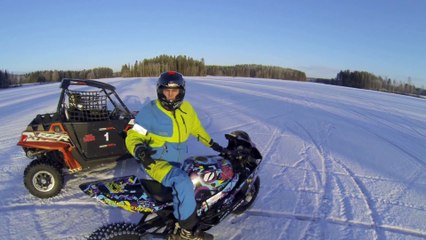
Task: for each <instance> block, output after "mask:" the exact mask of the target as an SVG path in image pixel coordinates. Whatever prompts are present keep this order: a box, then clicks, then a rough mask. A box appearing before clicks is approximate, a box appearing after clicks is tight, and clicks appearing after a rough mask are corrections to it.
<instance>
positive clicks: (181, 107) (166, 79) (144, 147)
mask: <svg viewBox="0 0 426 240" xmlns="http://www.w3.org/2000/svg"><path fill="white" fill-rule="evenodd" d="M157 96H158V99H156V100H153V101H151V102H150V103H148V104H146V105H144V106H143V107H142V109H141V110H140V111H139V113H138V115H137V116H136V119H135V125H134V126H133V128H132V129H130V130H129V131H128V133H127V138H126V146H127V149H128V150H129V152H130V153H131V154H133V156H134V157H135V158H137V159H139V160H140V161H141V163H142V165H143V167H144V169H145V171H146V172H147V174H148V175H149V176H151V177H152V178H153V179H154V180H156V181H158V182H160V183H161V184H162V185H164V186H166V187H171V188H172V190H173V207H174V212H173V214H174V216H175V217H176V219H177V220H178V221H179V225H180V228H179V229H178V231H177V232H176V233H174V234H172V235H170V236H169V239H213V235H211V234H209V233H206V232H202V231H196V228H197V224H198V222H199V220H198V216H197V213H196V201H195V195H194V190H193V188H194V186H193V184H192V182H191V179H190V178H189V177H188V175H187V173H186V172H184V171H183V170H182V169H181V166H182V163H183V161H184V160H185V159H186V157H187V156H186V154H187V152H188V149H187V140H188V138H189V136H190V135H193V136H195V137H196V138H197V139H198V141H200V142H201V143H203V144H204V145H206V146H207V147H211V148H212V149H213V150H215V151H218V152H221V151H223V148H222V147H221V146H220V145H219V144H217V143H216V142H214V141H213V140H212V138H211V137H210V135H209V134H208V133H207V132H206V130H205V129H204V127H203V126H202V124H201V122H200V120H199V119H198V116H197V113H196V112H195V110H194V108H193V107H192V105H191V104H190V103H189V102H188V101H184V100H183V99H184V97H185V80H184V79H183V76H182V74H180V73H178V72H164V73H162V74H161V75H160V77H159V79H158V81H157Z"/></svg>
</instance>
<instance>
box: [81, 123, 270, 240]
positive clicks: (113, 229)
mask: <svg viewBox="0 0 426 240" xmlns="http://www.w3.org/2000/svg"><path fill="white" fill-rule="evenodd" d="M225 137H226V139H227V140H228V146H227V147H226V148H225V150H224V151H223V152H222V153H221V154H219V155H208V156H193V157H190V158H188V159H186V160H185V161H184V163H183V167H182V168H183V169H184V171H186V172H187V173H188V176H189V177H190V178H191V181H192V182H193V184H194V192H195V198H196V202H197V215H198V217H199V219H200V223H199V225H198V226H197V228H198V229H199V230H202V231H207V230H209V229H210V228H211V227H213V226H215V225H217V224H219V223H220V222H221V221H222V220H224V218H225V217H227V216H228V215H229V214H231V213H233V214H242V213H243V212H244V211H246V210H247V209H248V208H249V207H250V206H251V205H252V204H253V202H254V201H255V199H256V196H257V194H258V192H259V188H260V179H259V177H258V171H259V166H260V163H261V161H262V155H261V154H260V152H259V150H258V149H257V148H256V146H255V144H254V143H253V142H252V141H251V140H250V137H249V135H248V134H247V133H246V132H244V131H234V132H231V133H230V134H225ZM80 189H81V190H82V191H83V192H84V193H86V194H87V195H89V196H91V197H93V198H96V199H97V200H98V201H100V202H102V203H104V204H107V205H110V206H114V207H120V208H122V209H124V210H126V211H130V212H137V213H141V214H142V217H141V219H140V221H139V223H137V224H135V223H123V222H122V223H111V224H109V225H105V226H103V227H101V228H99V229H97V230H96V231H95V232H93V233H92V234H91V235H90V237H89V239H108V240H123V239H127V240H129V239H144V238H145V239H146V238H147V237H159V238H167V236H169V235H170V234H172V233H173V232H175V231H177V230H178V228H179V224H177V220H176V218H175V217H174V216H173V202H172V190H171V188H168V187H164V186H162V185H161V184H160V183H158V182H156V181H154V180H149V179H140V178H138V177H136V176H125V177H118V178H114V179H110V180H103V181H96V182H91V183H84V184H81V185H80Z"/></svg>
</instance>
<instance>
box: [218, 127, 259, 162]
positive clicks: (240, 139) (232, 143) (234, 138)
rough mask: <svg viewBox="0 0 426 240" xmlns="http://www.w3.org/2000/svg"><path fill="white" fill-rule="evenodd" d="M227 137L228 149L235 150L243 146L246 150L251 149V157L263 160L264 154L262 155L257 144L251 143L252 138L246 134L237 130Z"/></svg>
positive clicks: (226, 135)
mask: <svg viewBox="0 0 426 240" xmlns="http://www.w3.org/2000/svg"><path fill="white" fill-rule="evenodd" d="M225 137H226V139H228V147H227V148H228V149H230V150H233V149H236V148H238V147H239V146H242V147H244V148H247V149H250V155H251V156H252V157H253V158H254V159H261V158H262V154H260V152H259V150H258V149H257V147H256V144H254V143H253V142H252V141H251V139H250V136H249V135H248V134H247V133H246V132H244V131H242V130H237V131H233V132H231V133H229V134H225Z"/></svg>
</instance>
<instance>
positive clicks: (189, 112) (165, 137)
mask: <svg viewBox="0 0 426 240" xmlns="http://www.w3.org/2000/svg"><path fill="white" fill-rule="evenodd" d="M190 135H193V136H194V137H196V138H197V139H198V141H200V142H202V143H203V144H204V145H206V146H208V147H210V141H211V137H210V135H209V134H208V133H207V132H206V130H205V129H204V127H203V125H202V124H201V122H200V120H199V119H198V116H197V113H196V112H195V110H194V108H193V107H192V105H191V104H190V103H189V102H187V101H183V103H182V105H181V106H180V107H179V108H178V109H176V110H175V111H167V110H165V109H164V108H163V107H162V106H161V104H160V102H159V101H158V100H153V101H151V102H149V103H148V104H146V105H144V107H142V109H141V110H140V112H139V113H138V115H137V116H136V119H135V125H134V126H133V128H132V129H130V130H129V131H128V132H127V137H126V146H127V149H128V150H129V152H130V153H131V154H132V155H134V150H135V147H136V145H138V144H141V143H149V146H150V147H152V148H153V149H154V150H156V151H157V152H156V153H155V154H154V155H152V158H153V159H156V164H151V165H150V168H151V169H150V170H148V169H146V171H147V173H148V174H149V175H150V176H151V177H152V178H153V179H155V180H157V181H158V182H160V183H161V182H162V180H163V179H164V177H165V176H166V175H167V173H168V172H169V171H170V170H171V169H172V167H173V165H175V166H176V165H177V164H179V165H180V164H182V163H183V161H184V160H185V159H186V158H187V153H188V146H187V140H188V138H189V136H190ZM170 163H171V164H170ZM172 164H173V165H172Z"/></svg>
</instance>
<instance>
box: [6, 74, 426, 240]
mask: <svg viewBox="0 0 426 240" xmlns="http://www.w3.org/2000/svg"><path fill="white" fill-rule="evenodd" d="M186 80H187V92H186V100H189V101H190V102H191V103H192V104H193V106H194V107H195V109H196V110H197V112H198V115H199V118H200V119H201V121H202V123H203V124H204V126H205V128H206V130H207V131H208V132H209V133H210V134H211V136H212V137H213V139H215V140H216V141H217V142H219V143H220V144H222V145H226V140H225V138H224V134H225V133H229V132H230V131H233V130H237V129H240V130H244V131H246V132H248V133H249V134H250V136H251V137H252V140H253V141H254V142H255V143H256V144H257V146H258V148H259V150H260V151H261V153H262V154H263V157H264V161H263V162H262V166H261V169H260V179H261V187H260V192H259V196H258V198H257V199H256V202H255V204H254V205H253V207H252V208H251V209H250V210H248V211H247V212H246V213H244V214H242V215H239V216H235V215H230V216H229V217H228V218H226V219H225V220H224V221H223V222H222V223H220V224H219V225H218V226H215V227H214V228H212V229H211V230H209V232H210V233H212V234H214V235H215V239H268V240H272V239H413V240H414V239H425V238H426V100H425V99H419V98H413V97H407V96H401V95H396V94H389V93H382V92H374V91H367V90H360V89H352V88H345V87H338V86H331V85H324V84H317V83H309V82H294V81H283V80H270V79H253V78H230V77H187V78H186ZM101 81H104V82H107V83H110V84H112V85H114V86H116V87H117V92H118V93H119V95H120V96H121V98H122V99H123V100H124V102H125V103H126V104H127V105H128V107H129V108H130V109H131V110H138V109H139V108H140V106H141V105H142V104H143V103H145V102H146V101H148V100H151V99H155V98H156V93H155V83H156V79H155V78H111V79H102V80H101ZM59 93H60V89H59V83H54V84H48V85H30V86H24V87H19V88H14V89H3V90H0V113H1V114H0V132H1V134H0V156H1V158H0V239H85V238H87V237H88V236H89V235H90V234H91V233H92V232H93V231H95V230H96V229H97V228H99V227H101V226H102V225H105V224H108V223H113V222H122V221H129V222H135V223H136V222H137V221H138V220H139V217H140V215H139V214H135V213H129V212H126V211H124V210H121V209H119V208H113V207H109V206H106V205H103V204H101V203H99V202H97V201H96V200H95V199H92V198H90V197H88V196H87V195H85V194H84V193H83V192H81V190H80V189H79V187H78V186H79V185H80V184H81V183H84V182H90V181H95V180H100V179H108V178H112V177H118V176H126V175H131V174H136V175H142V173H141V171H140V170H139V167H138V166H137V164H136V163H135V161H134V160H133V159H129V160H126V161H123V162H120V163H119V164H117V165H116V166H105V167H104V168H103V169H97V170H91V171H86V172H80V173H78V174H75V175H72V176H68V177H66V184H65V187H64V189H63V190H62V192H61V193H60V194H59V195H58V196H56V197H54V198H51V199H47V200H42V199H38V198H36V197H34V196H32V195H31V194H29V192H28V191H27V190H26V188H25V187H24V184H23V172H24V169H25V167H26V166H27V165H28V164H29V162H30V160H29V159H27V158H26V157H25V155H24V152H23V151H22V149H21V148H20V147H19V146H17V145H16V143H17V142H18V140H19V137H20V134H21V132H22V131H23V130H24V129H25V128H26V126H27V124H28V123H29V122H30V121H31V120H32V119H33V118H34V117H35V116H36V114H37V113H47V112H54V111H55V110H56V106H57V101H58V98H59ZM190 147H191V149H190V153H191V155H208V154H214V152H213V151H212V150H211V149H208V148H206V147H205V146H203V145H202V144H200V143H198V142H197V141H196V140H195V139H192V140H191V141H190Z"/></svg>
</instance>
